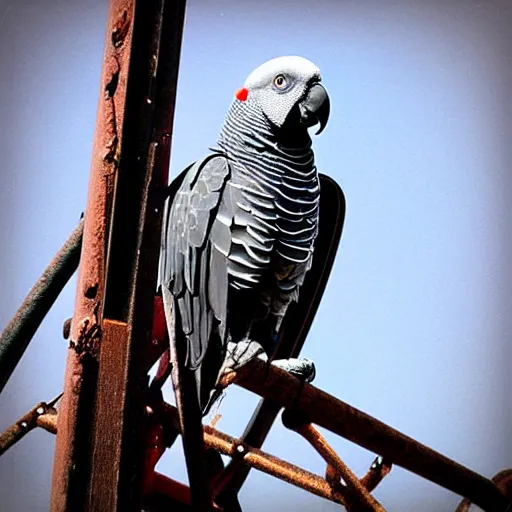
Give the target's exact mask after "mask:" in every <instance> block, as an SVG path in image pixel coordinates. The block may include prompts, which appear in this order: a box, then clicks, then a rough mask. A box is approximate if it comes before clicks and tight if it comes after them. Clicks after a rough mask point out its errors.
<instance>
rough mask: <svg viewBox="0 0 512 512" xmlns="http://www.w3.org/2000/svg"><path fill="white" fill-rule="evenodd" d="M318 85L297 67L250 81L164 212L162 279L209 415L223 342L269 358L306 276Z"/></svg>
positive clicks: (313, 212) (268, 68) (314, 209)
mask: <svg viewBox="0 0 512 512" xmlns="http://www.w3.org/2000/svg"><path fill="white" fill-rule="evenodd" d="M277 77H284V81H285V82H286V83H287V88H284V87H283V88H281V87H277V85H276V84H277V82H276V79H277ZM319 81H320V74H319V71H318V69H317V68H316V66H314V65H313V64H312V63H311V62H309V61H307V60H306V59H302V58H300V57H283V58H280V59H274V60H272V61H269V62H268V63H265V64H264V65H263V66H261V67H260V68H258V69H257V70H256V71H255V72H253V73H252V74H251V75H250V76H249V78H248V79H247V81H246V84H245V88H246V89H245V90H246V91H247V92H248V94H247V95H246V96H247V98H246V99H235V100H234V102H233V104H232V106H231V108H230V110H229V112H228V114H227V116H226V121H225V123H224V126H223V128H222V131H221V135H220V137H219V140H218V145H217V147H215V148H213V149H212V152H211V154H210V155H208V156H207V157H206V158H204V159H203V160H201V161H199V162H196V163H195V164H193V165H192V166H190V167H189V168H188V169H187V170H186V171H185V176H184V179H183V182H182V184H181V186H180V187H179V190H178V192H177V194H176V196H175V198H174V200H173V201H172V203H171V204H170V205H168V211H167V219H166V225H165V229H164V233H163V237H162V257H161V268H160V279H161V284H162V286H163V287H166V288H167V289H168V290H170V292H171V294H172V296H173V297H174V301H175V303H176V304H177V306H178V311H179V314H180V317H181V324H182V328H183V332H184V335H185V338H186V343H187V350H186V354H187V357H186V362H185V364H186V366H187V367H188V368H189V369H190V370H193V371H195V372H196V377H197V382H198V384H199V387H200V389H199V393H200V401H201V403H202V405H203V406H204V405H205V404H206V402H207V401H208V397H209V392H210V390H211V388H212V387H213V385H214V383H215V379H216V377H217V372H218V370H219V368H220V366H221V364H222V361H223V359H224V357H225V347H226V344H227V342H228V341H231V342H233V343H238V342H241V341H247V340H254V341H257V342H258V343H260V344H261V345H262V346H263V348H264V349H265V350H266V352H267V353H269V355H270V352H272V350H273V343H274V340H275V338H276V336H277V333H278V331H279V328H280V325H281V322H282V319H283V317H284V315H285V314H286V310H287V308H288V305H289V304H290V302H291V301H292V300H296V299H297V298H298V293H299V288H300V286H301V284H302V283H303V281H304V277H305V275H306V272H307V271H308V269H309V268H310V267H311V264H312V261H313V258H312V257H313V249H314V241H315V237H316V234H317V229H318V214H319V197H320V190H319V180H318V173H317V170H316V167H315V164H314V155H313V151H312V149H311V139H310V137H309V135H308V132H307V128H308V126H311V125H313V124H316V122H317V121H319V122H320V123H321V128H320V130H321V129H322V128H323V124H325V122H326V121H327V117H328V110H329V105H328V98H327V95H326V94H325V90H324V89H323V88H322V87H321V86H320V85H319ZM322 109H323V110H322Z"/></svg>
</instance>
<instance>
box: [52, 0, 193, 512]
mask: <svg viewBox="0 0 512 512" xmlns="http://www.w3.org/2000/svg"><path fill="white" fill-rule="evenodd" d="M184 10H185V2H184V0H174V1H170V0H167V1H166V0H157V1H154V2H143V1H142V0H140V1H133V0H111V2H110V10H109V17H108V23H107V34H106V43H105V52H104V62H103V72H102V78H101V97H100V102H99V108H98V115H97V123H96V133H95V140H94V152H93V160H92V167H91V178H90V183H89V195H88V203H87V209H86V213H85V227H84V242H83V248H82V255H81V261H80V275H79V280H78V287H77V296H76V304H75V312H74V316H73V321H72V326H71V337H70V349H69V353H68V362H67V368H66V377H65V391H64V397H63V401H62V406H61V411H60V413H59V421H58V434H57V444H56V453H55V463H54V474H53V486H52V497H51V510H52V511H53V512H64V511H66V510H73V511H78V512H79V511H82V510H100V511H103V510H109V511H115V510H137V509H138V510H140V506H139V505H140V486H141V474H140V472H141V467H142V464H141V459H142V453H143V446H142V444H143V443H142V441H141V439H142V438H143V436H142V435H141V430H142V428H143V425H144V411H145V408H144V393H145V391H146V387H147V376H146V370H147V368H145V365H144V364H142V361H143V357H142V354H143V352H144V348H145V347H147V346H148V344H149V343H150V339H149V338H150V336H151V325H152V313H153V295H154V291H155V287H156V268H157V265H156V263H157V260H158V253H159V245H160V244H159V240H160V226H161V211H162V201H163V196H164V194H163V192H164V189H165V187H166V185H167V178H168V165H169V153H170V138H171V132H172V121H173V115H174V102H175V95H176V82H177V73H178V63H179V55H180V48H181V37H182V30H183V21H184Z"/></svg>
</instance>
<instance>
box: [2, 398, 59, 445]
mask: <svg viewBox="0 0 512 512" xmlns="http://www.w3.org/2000/svg"><path fill="white" fill-rule="evenodd" d="M59 399H60V396H58V397H57V398H55V399H54V400H52V401H51V402H48V403H46V402H40V403H38V404H36V405H34V407H32V409H30V411H28V412H27V413H25V414H24V415H23V416H22V417H21V418H19V419H18V421H17V422H16V423H14V424H13V425H11V426H10V427H9V428H7V430H5V431H4V432H2V433H1V434H0V455H2V454H3V453H5V452H6V451H7V450H8V449H9V448H10V447H11V446H13V445H14V444H16V443H17V442H18V441H20V440H21V439H22V438H23V437H25V436H26V435H27V434H28V433H29V432H30V431H31V430H33V429H34V428H36V427H42V428H47V430H50V431H52V432H53V433H54V434H55V432H56V431H57V430H56V428H55V430H53V428H52V427H53V425H51V420H50V421H48V419H49V418H50V417H52V418H56V416H57V411H56V410H55V409H54V406H55V404H56V403H57V402H58V400H59ZM42 418H43V419H42Z"/></svg>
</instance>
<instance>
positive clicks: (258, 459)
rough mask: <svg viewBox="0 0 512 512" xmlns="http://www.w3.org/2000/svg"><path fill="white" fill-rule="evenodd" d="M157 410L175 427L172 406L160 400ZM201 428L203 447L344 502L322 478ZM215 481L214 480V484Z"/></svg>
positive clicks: (175, 420)
mask: <svg viewBox="0 0 512 512" xmlns="http://www.w3.org/2000/svg"><path fill="white" fill-rule="evenodd" d="M158 411H159V412H160V414H161V415H162V417H163V419H165V421H166V423H167V426H168V427H169V428H170V429H171V430H173V429H176V428H179V419H178V411H177V409H176V408H175V407H173V406H171V405H169V404H165V403H162V404H160V406H159V407H158ZM164 426H165V425H164ZM203 430H204V443H205V446H206V447H207V448H213V449H215V450H217V451H218V452H220V453H222V454H224V455H229V456H230V457H232V458H233V460H237V461H239V462H240V463H241V464H244V465H248V466H250V467H252V468H254V469H258V470H260V471H262V472H263V473H267V474H269V475H271V476H274V477H276V478H279V479H281V480H284V481H285V482H288V483H290V484H292V485H295V486H296V487H300V488H301V489H304V490H306V491H308V492H311V493H312V494H315V495H317V496H320V497H322V498H325V499H327V500H330V501H334V502H335V503H339V504H341V505H343V504H344V503H345V498H344V496H343V494H342V492H340V491H339V490H337V489H334V488H333V487H332V486H331V485H330V484H329V483H328V482H327V481H326V480H325V479H323V478H322V477H320V476H318V475H315V474H314V473H311V472H310V471H307V470H305V469H302V468H301V467H299V466H296V465H294V464H291V463H289V462H286V461H284V460H282V459H279V458H277V457H274V456H272V455H269V454H267V453H265V452H263V451H261V450H259V449H257V448H252V447H250V446H248V445H246V444H244V443H241V442H240V441H239V440H238V439H235V438H234V437H231V436H229V435H227V434H224V433H222V432H219V431H218V430H216V429H214V428H212V427H210V426H208V425H204V426H203ZM219 483H220V482H217V484H219ZM217 484H216V483H215V482H214V484H213V485H214V486H216V485H217Z"/></svg>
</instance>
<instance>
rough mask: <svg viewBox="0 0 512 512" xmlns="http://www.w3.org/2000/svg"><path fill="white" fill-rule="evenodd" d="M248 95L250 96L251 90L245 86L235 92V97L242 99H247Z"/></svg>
mask: <svg viewBox="0 0 512 512" xmlns="http://www.w3.org/2000/svg"><path fill="white" fill-rule="evenodd" d="M247 96H249V91H248V90H247V89H246V88H245V87H242V88H241V89H238V91H236V93H235V98H236V99H237V100H240V101H245V100H246V99H247Z"/></svg>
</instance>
